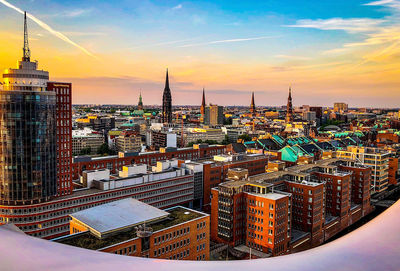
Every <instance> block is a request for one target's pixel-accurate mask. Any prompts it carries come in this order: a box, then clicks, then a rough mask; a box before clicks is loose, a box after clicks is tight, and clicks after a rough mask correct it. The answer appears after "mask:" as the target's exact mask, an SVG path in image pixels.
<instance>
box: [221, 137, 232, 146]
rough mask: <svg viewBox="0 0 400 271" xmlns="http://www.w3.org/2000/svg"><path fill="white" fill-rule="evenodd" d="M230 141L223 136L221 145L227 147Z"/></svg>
mask: <svg viewBox="0 0 400 271" xmlns="http://www.w3.org/2000/svg"><path fill="white" fill-rule="evenodd" d="M231 143H232V142H231V140H230V139H229V137H228V136H227V135H225V139H224V140H222V142H221V145H229V144H231Z"/></svg>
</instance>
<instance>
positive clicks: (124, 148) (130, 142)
mask: <svg viewBox="0 0 400 271" xmlns="http://www.w3.org/2000/svg"><path fill="white" fill-rule="evenodd" d="M116 147H117V151H120V152H132V151H134V152H140V151H141V149H142V138H141V136H140V134H139V133H137V132H134V131H130V130H125V131H123V132H122V133H121V134H120V135H119V136H118V137H117V139H116Z"/></svg>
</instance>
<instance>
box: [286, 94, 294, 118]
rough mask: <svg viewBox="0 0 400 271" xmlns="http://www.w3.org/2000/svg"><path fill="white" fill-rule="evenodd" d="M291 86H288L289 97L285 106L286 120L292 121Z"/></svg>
mask: <svg viewBox="0 0 400 271" xmlns="http://www.w3.org/2000/svg"><path fill="white" fill-rule="evenodd" d="M293 119H294V118H293V102H292V86H290V87H289V97H288V101H287V106H286V122H293Z"/></svg>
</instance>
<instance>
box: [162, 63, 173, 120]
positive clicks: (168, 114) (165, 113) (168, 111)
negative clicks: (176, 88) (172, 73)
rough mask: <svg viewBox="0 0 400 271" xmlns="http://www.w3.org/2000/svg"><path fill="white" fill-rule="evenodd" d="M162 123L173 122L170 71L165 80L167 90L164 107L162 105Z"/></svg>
mask: <svg viewBox="0 0 400 271" xmlns="http://www.w3.org/2000/svg"><path fill="white" fill-rule="evenodd" d="M162 122H163V123H171V122H172V97H171V90H170V89H169V79H168V69H167V75H166V78H165V88H164V93H163V105H162Z"/></svg>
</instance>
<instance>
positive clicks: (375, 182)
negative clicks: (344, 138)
mask: <svg viewBox="0 0 400 271" xmlns="http://www.w3.org/2000/svg"><path fill="white" fill-rule="evenodd" d="M337 156H338V157H341V158H347V159H351V160H356V161H358V162H359V163H361V164H362V165H365V166H368V167H371V168H372V173H371V174H372V176H371V192H372V193H377V192H383V191H385V190H387V188H388V186H389V158H390V156H391V154H390V152H388V151H386V150H383V149H379V148H369V147H355V146H348V147H347V148H346V149H344V150H338V151H337Z"/></svg>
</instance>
